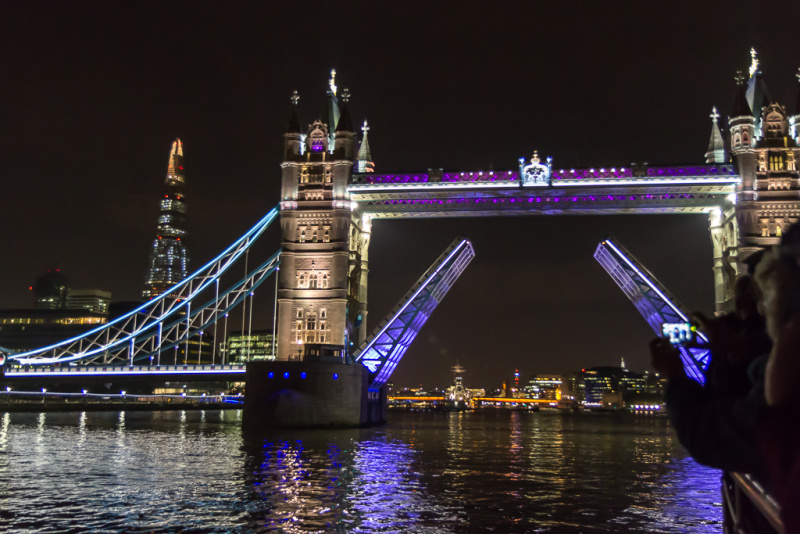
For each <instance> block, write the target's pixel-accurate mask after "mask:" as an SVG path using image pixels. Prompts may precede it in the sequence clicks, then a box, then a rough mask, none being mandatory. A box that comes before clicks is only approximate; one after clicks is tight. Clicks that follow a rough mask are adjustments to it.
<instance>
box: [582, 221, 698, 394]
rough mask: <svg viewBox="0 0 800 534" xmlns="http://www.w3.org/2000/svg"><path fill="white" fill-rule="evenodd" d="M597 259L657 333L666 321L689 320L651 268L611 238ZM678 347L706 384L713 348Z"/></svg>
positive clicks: (695, 376)
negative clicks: (649, 269) (706, 372)
mask: <svg viewBox="0 0 800 534" xmlns="http://www.w3.org/2000/svg"><path fill="white" fill-rule="evenodd" d="M594 258H595V259H596V260H597V261H598V262H599V263H600V265H601V266H602V267H603V269H605V271H606V272H607V273H608V274H609V276H611V278H612V279H613V280H614V282H616V283H617V285H618V286H619V288H620V289H621V290H622V292H623V293H624V294H625V296H626V297H628V300H630V301H631V303H633V305H634V306H635V307H636V309H637V310H638V311H639V313H640V314H641V315H642V317H644V319H645V321H647V324H648V325H650V328H652V329H653V331H654V332H655V333H656V335H658V336H661V335H662V325H663V323H681V322H688V321H689V313H688V311H687V310H686V309H685V308H684V307H683V306H682V305H681V304H680V303H679V302H678V301H677V300H676V299H675V297H673V296H672V295H671V294H670V293H669V291H667V290H666V288H665V287H664V286H663V285H661V283H660V282H659V281H658V280H657V279H656V277H655V276H653V274H652V273H651V272H650V271H648V270H647V269H646V268H645V267H644V266H643V265H642V264H641V263H639V261H638V260H637V259H636V258H634V257H633V256H632V255H631V254H630V253H629V252H628V251H627V250H626V249H625V247H623V246H622V245H620V244H619V243H618V242H616V241H615V240H612V238H611V237H608V238H606V239H605V240H603V241H602V242H600V244H599V245H598V246H597V250H596V251H595V253H594ZM698 337H700V338H701V339H702V340H703V341H704V342H706V343H707V342H708V339H707V338H706V337H705V336H704V335H703V334H702V333H700V332H698ZM677 348H678V350H679V351H680V354H681V359H682V360H683V366H684V368H685V369H686V374H687V375H688V376H689V377H691V378H693V379H694V380H697V381H698V382H700V383H701V384H703V383H705V375H704V372H705V370H706V369H707V368H708V364H709V360H710V356H711V352H710V350H709V349H707V348H702V349H697V348H686V347H683V346H678V347H677Z"/></svg>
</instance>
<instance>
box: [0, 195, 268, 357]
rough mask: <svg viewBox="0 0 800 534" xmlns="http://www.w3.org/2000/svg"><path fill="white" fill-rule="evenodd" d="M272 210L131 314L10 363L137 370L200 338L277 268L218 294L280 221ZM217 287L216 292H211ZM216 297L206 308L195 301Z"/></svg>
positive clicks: (260, 271)
mask: <svg viewBox="0 0 800 534" xmlns="http://www.w3.org/2000/svg"><path fill="white" fill-rule="evenodd" d="M277 216H278V208H273V209H272V210H271V211H270V212H269V213H268V214H267V215H266V216H265V217H264V218H263V219H261V220H260V221H259V222H258V223H256V225H255V226H253V227H252V228H251V229H250V230H248V231H247V233H245V234H244V235H243V236H242V237H240V238H239V239H238V240H236V241H235V242H234V243H233V244H232V245H230V246H229V247H228V248H227V249H225V250H224V251H223V252H222V253H221V254H220V255H218V256H217V257H216V258H214V259H213V260H211V261H210V262H208V263H207V264H206V265H204V266H203V267H201V268H200V269H199V270H198V271H197V272H195V273H194V274H192V275H191V276H190V277H188V278H186V279H185V280H183V281H182V282H180V283H178V284H176V285H175V286H173V287H172V288H171V289H170V290H169V291H168V292H166V293H164V294H163V295H160V296H158V297H156V298H154V299H152V300H150V301H148V302H146V303H144V304H143V305H141V306H139V307H138V308H136V309H135V310H133V311H131V312H130V313H128V314H126V315H123V316H122V317H119V318H118V319H115V320H114V321H112V322H110V323H108V324H106V325H103V326H101V327H98V328H95V329H93V330H90V331H89V332H86V333H84V334H82V335H81V336H78V337H74V338H71V339H68V340H65V341H62V342H60V343H57V344H54V345H50V346H47V347H42V348H40V349H36V350H32V351H28V352H24V353H18V354H14V355H12V356H9V359H11V360H14V361H15V363H18V364H21V365H52V364H56V363H63V362H77V361H80V362H81V363H83V364H97V363H102V364H111V365H122V364H127V365H133V363H134V362H135V361H142V360H144V359H149V358H150V356H153V355H158V354H160V352H161V351H164V350H167V349H170V348H174V347H176V346H177V345H179V344H180V343H183V342H188V339H189V338H191V337H194V336H197V335H202V329H203V328H205V327H207V326H208V325H210V324H212V323H214V322H215V321H216V320H217V319H218V318H220V317H222V316H225V315H226V314H227V313H228V312H229V311H230V310H231V309H232V308H233V307H235V306H236V305H237V304H239V303H240V302H242V300H243V299H244V298H246V297H247V295H248V294H251V295H252V291H253V290H254V289H255V288H256V287H258V285H260V284H261V282H263V281H264V279H266V277H267V276H269V275H270V274H271V273H272V272H273V271H275V270H276V269H277V268H278V264H279V258H280V253H279V252H278V253H276V254H274V255H273V256H272V257H271V258H270V259H268V260H267V261H266V262H264V263H262V264H261V265H259V266H258V267H257V268H256V269H254V270H253V271H251V272H249V273H248V274H246V275H245V277H244V278H242V279H241V280H239V281H238V282H236V283H235V284H233V285H232V286H231V287H229V288H228V289H225V290H223V291H222V292H220V287H219V286H220V277H221V276H222V275H223V274H224V273H225V272H226V271H227V270H228V269H229V268H230V267H231V266H232V265H233V264H234V263H236V261H237V260H239V259H240V258H241V257H242V255H245V258H246V257H247V256H246V255H247V253H248V251H249V250H250V247H251V245H252V244H253V243H254V242H255V241H256V240H257V239H258V238H259V237H260V236H261V235H262V234H263V232H264V230H266V229H267V227H268V226H269V225H270V224H271V223H272V222H273V221H274V220H275V219H276V218H277ZM212 284H213V286H214V287H213V288H212V287H211V286H212ZM212 289H213V291H214V297H213V298H211V299H210V300H209V301H207V302H205V303H204V304H201V305H197V303H195V302H194V301H195V300H198V301H200V300H201V299H204V298H207V297H202V296H201V295H203V294H209V293H210V292H211V291H212Z"/></svg>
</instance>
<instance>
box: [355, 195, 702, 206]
mask: <svg viewBox="0 0 800 534" xmlns="http://www.w3.org/2000/svg"><path fill="white" fill-rule="evenodd" d="M715 196H716V195H712V194H693V193H681V194H672V193H664V194H660V195H653V194H645V195H580V196H565V197H558V196H547V197H542V196H538V197H533V196H531V197H523V198H448V199H437V198H417V199H405V200H374V201H371V202H370V203H371V204H373V205H387V206H388V205H403V204H404V205H424V204H431V205H438V204H526V203H527V204H533V203H536V204H540V203H546V204H549V203H558V202H563V203H564V204H568V203H570V202H573V203H577V202H580V203H587V202H625V201H637V200H639V201H641V200H683V199H693V198H697V199H706V198H714V197H715Z"/></svg>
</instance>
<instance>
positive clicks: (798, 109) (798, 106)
mask: <svg viewBox="0 0 800 534" xmlns="http://www.w3.org/2000/svg"><path fill="white" fill-rule="evenodd" d="M795 76H797V81H798V82H800V68H798V69H797V74H795ZM794 114H795V115H800V88H799V89H798V91H797V102H795V105H794Z"/></svg>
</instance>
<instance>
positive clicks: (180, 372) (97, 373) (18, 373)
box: [5, 369, 246, 378]
mask: <svg viewBox="0 0 800 534" xmlns="http://www.w3.org/2000/svg"><path fill="white" fill-rule="evenodd" d="M245 372H246V371H245V369H197V370H182V369H181V370H177V369H175V370H170V371H152V370H150V371H30V372H27V373H26V372H22V371H13V370H12V371H6V372H5V376H7V377H8V376H12V377H15V378H22V377H25V376H37V377H41V376H59V377H64V376H109V375H125V376H128V375H151V376H156V375H212V374H229V373H234V374H244V373H245Z"/></svg>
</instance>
